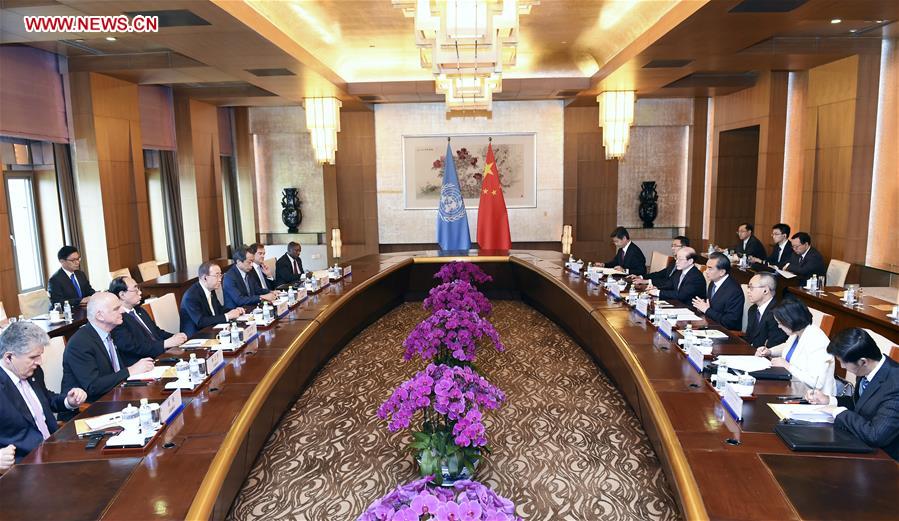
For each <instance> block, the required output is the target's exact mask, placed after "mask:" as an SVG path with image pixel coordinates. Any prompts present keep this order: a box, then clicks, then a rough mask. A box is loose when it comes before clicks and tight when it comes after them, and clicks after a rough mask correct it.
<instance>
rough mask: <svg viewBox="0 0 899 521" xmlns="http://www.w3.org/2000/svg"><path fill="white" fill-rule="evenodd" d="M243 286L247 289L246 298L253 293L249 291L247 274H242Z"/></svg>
mask: <svg viewBox="0 0 899 521" xmlns="http://www.w3.org/2000/svg"><path fill="white" fill-rule="evenodd" d="M242 278H243V285H244V286H245V287H246V288H247V296H249V295H252V294H253V292H252V291H250V281H248V280H247V274H246V273H244V274H243V277H242Z"/></svg>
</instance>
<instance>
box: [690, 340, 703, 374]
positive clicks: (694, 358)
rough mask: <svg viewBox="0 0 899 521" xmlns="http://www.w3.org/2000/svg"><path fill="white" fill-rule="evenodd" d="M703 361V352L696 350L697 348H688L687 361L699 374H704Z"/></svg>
mask: <svg viewBox="0 0 899 521" xmlns="http://www.w3.org/2000/svg"><path fill="white" fill-rule="evenodd" d="M702 359H703V356H702V352H701V351H700V350H699V349H696V347H695V346H689V347H687V361H688V362H690V365H692V366H693V369H696V372H697V373H701V372H702Z"/></svg>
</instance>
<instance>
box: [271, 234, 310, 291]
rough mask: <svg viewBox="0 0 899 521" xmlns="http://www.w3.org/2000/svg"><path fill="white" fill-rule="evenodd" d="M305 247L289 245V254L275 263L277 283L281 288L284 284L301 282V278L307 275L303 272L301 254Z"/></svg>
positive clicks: (294, 243)
mask: <svg viewBox="0 0 899 521" xmlns="http://www.w3.org/2000/svg"><path fill="white" fill-rule="evenodd" d="M301 251H303V247H302V246H300V243H298V242H293V241H291V242H289V243H287V253H285V254H284V255H282V256H281V257H280V258H278V262H277V263H275V281H276V282H277V284H278V285H279V286H280V285H282V284H294V283H296V282H299V280H300V277H301V276H302V275H303V273H305V270H303V261H302V260H301V259H300V252H301Z"/></svg>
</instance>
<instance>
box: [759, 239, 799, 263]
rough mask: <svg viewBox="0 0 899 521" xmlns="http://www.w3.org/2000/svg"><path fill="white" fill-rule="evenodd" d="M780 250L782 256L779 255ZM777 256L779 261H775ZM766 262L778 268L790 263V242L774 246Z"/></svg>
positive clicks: (791, 254)
mask: <svg viewBox="0 0 899 521" xmlns="http://www.w3.org/2000/svg"><path fill="white" fill-rule="evenodd" d="M781 250H783V254H781V253H780V251H781ZM778 255H780V260H777V256H778ZM759 258H761V257H759ZM767 260H768V264H771V265H773V266H777V267H778V268H783V267H784V264H786V263H788V262H792V261H793V246H791V245H790V241H787V242H785V243H784V244H783V246H780V245H777V244H775V245H774V247H773V248H771V255H768V259H767Z"/></svg>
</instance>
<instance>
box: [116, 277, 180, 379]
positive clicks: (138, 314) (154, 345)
mask: <svg viewBox="0 0 899 521" xmlns="http://www.w3.org/2000/svg"><path fill="white" fill-rule="evenodd" d="M109 292H110V293H112V294H113V295H115V296H117V297H119V300H121V301H122V323H121V324H120V325H118V326H116V327H115V329H113V330H112V341H113V342H114V343H115V345H116V347H118V348H119V356H120V357H121V358H122V363H124V364H125V365H131V364H134V363H136V362H137V361H138V360H140V359H141V358H146V357H150V358H156V357H157V356H159V355H161V354H162V353H164V352H165V350H166V349H168V348H170V347H176V346H180V345H181V344H183V343H184V342H185V341H186V340H187V335H185V334H184V333H175V334H172V333H169V332H168V331H165V330H163V329H160V328H159V326H157V325H156V322H153V319H152V318H150V314H149V313H147V312H146V310H144V308H143V307H141V305H140V301H141V296H142V293H141V291H140V286H138V285H137V282H135V281H134V279H132V278H131V277H116V278H115V279H113V281H112V282H111V283H110V284H109Z"/></svg>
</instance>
